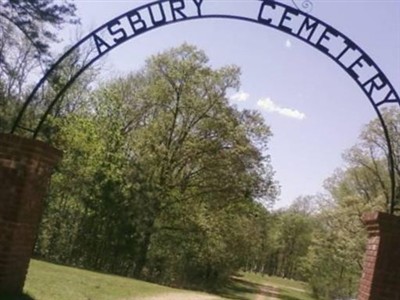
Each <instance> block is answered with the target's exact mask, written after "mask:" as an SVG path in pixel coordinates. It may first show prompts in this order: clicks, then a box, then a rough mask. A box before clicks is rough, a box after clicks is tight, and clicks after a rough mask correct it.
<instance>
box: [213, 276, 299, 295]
mask: <svg viewBox="0 0 400 300" xmlns="http://www.w3.org/2000/svg"><path fill="white" fill-rule="evenodd" d="M214 293H215V294H217V295H218V296H220V297H224V298H227V299H232V300H249V299H254V295H257V294H259V295H263V296H264V297H273V298H277V299H282V300H301V298H298V297H295V296H292V295H288V294H287V293H286V292H285V291H283V290H282V289H279V288H276V287H272V286H268V284H266V285H264V284H258V283H254V282H251V281H247V280H244V279H241V278H232V279H231V280H230V281H229V282H228V283H227V284H226V285H224V286H223V287H221V288H219V289H218V290H217V291H214Z"/></svg>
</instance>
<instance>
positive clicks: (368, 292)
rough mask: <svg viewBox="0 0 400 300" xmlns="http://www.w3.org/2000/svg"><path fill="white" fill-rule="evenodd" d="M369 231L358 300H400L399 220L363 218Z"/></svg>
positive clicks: (378, 216) (374, 215)
mask: <svg viewBox="0 0 400 300" xmlns="http://www.w3.org/2000/svg"><path fill="white" fill-rule="evenodd" d="M363 222H364V224H365V226H366V228H367V231H368V242H367V249H366V253H365V255H364V265H363V274H362V277H361V281H360V286H359V291H358V300H400V217H396V216H392V215H389V214H385V213H378V212H375V213H368V214H365V215H364V216H363Z"/></svg>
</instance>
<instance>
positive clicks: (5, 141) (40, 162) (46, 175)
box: [0, 134, 61, 296]
mask: <svg viewBox="0 0 400 300" xmlns="http://www.w3.org/2000/svg"><path fill="white" fill-rule="evenodd" d="M60 158H61V152H60V151H58V150H56V149H54V148H52V147H50V146H49V145H47V144H45V143H43V142H40V141H35V140H30V139H25V138H21V137H18V136H14V135H7V134H0V296H1V295H2V294H19V293H21V292H22V289H23V285H24V281H25V277H26V272H27V269H28V265H29V259H30V256H31V254H32V250H33V247H34V244H35V240H36V235H37V227H38V223H39V221H40V217H41V214H42V206H43V197H44V195H45V193H46V188H47V186H48V182H49V179H50V176H51V173H52V169H53V167H54V165H55V164H56V163H57V162H58V161H59V160H60Z"/></svg>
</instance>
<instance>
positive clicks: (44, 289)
mask: <svg viewBox="0 0 400 300" xmlns="http://www.w3.org/2000/svg"><path fill="white" fill-rule="evenodd" d="M266 286H273V287H275V288H277V289H276V290H277V291H279V293H280V295H279V296H278V298H279V299H282V300H313V299H314V298H312V297H311V296H310V295H309V294H308V293H307V292H305V290H307V286H306V284H304V283H301V282H296V281H292V280H285V279H281V278H276V277H268V276H265V277H262V276H259V275H255V274H242V275H240V276H239V277H237V278H234V279H233V280H232V281H231V283H230V284H229V285H227V286H226V287H225V288H223V289H221V290H220V292H219V293H218V294H219V296H221V297H223V298H219V297H218V296H215V298H214V297H212V299H215V300H217V299H237V300H254V299H257V294H258V293H259V292H260V290H263V289H265V288H266ZM24 292H25V293H26V294H27V295H28V296H30V297H27V298H26V299H34V300H70V299H74V300H81V299H82V300H83V299H85V300H89V299H92V300H106V299H107V300H124V299H129V300H136V299H138V300H139V299H144V298H146V297H150V296H157V295H159V296H161V295H163V296H166V295H167V294H170V295H171V296H172V294H184V295H187V298H188V299H189V298H190V299H195V298H196V297H195V296H196V295H198V296H206V295H207V294H204V293H196V292H191V291H187V290H178V289H173V288H168V287H164V286H161V285H156V284H151V283H147V282H143V281H139V280H134V279H130V278H124V277H119V276H113V275H107V274H102V273H95V272H90V271H86V270H81V269H76V268H70V267H65V266H59V265H55V264H50V263H45V262H41V261H37V260H31V264H30V268H29V272H28V276H27V280H26V283H25V289H24ZM264 295H266V296H268V294H264ZM192 297H193V298H192ZM163 298H164V297H160V298H159V299H163ZM265 298H266V299H268V297H264V299H265ZM184 299H186V297H184Z"/></svg>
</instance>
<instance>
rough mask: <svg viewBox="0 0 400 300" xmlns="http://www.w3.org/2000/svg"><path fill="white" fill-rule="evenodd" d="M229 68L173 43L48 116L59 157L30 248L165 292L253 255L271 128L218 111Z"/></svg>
mask: <svg viewBox="0 0 400 300" xmlns="http://www.w3.org/2000/svg"><path fill="white" fill-rule="evenodd" d="M239 73H240V72H239V69H238V68H237V67H235V66H228V67H224V68H220V69H216V70H215V69H212V68H211V67H210V66H209V65H208V59H207V57H206V55H205V54H204V52H203V51H200V50H198V49H197V48H196V47H193V46H190V45H187V44H184V45H182V46H180V47H178V48H173V49H171V50H168V51H165V52H163V53H161V54H158V55H155V56H153V57H151V58H150V59H148V60H147V62H146V65H145V67H144V68H143V69H141V70H140V71H138V72H136V73H134V74H130V75H128V76H126V77H121V78H117V79H113V80H111V81H110V82H108V83H106V84H104V85H102V86H100V87H99V88H98V89H97V90H96V91H95V92H93V93H92V94H91V95H90V101H83V103H84V105H83V106H82V107H80V108H79V109H78V110H76V111H74V112H73V113H71V114H69V115H66V116H65V117H63V118H58V119H56V120H55V121H54V122H59V123H58V124H56V127H57V128H59V129H58V130H57V131H56V133H55V137H54V138H53V142H54V143H55V145H56V146H57V147H58V148H63V149H65V156H64V161H63V163H62V165H61V166H60V170H59V173H58V174H56V176H55V182H54V184H53V187H52V192H51V195H50V198H49V201H48V206H47V210H46V215H45V217H44V222H43V225H42V230H41V235H40V242H39V243H38V247H37V250H36V251H37V253H38V254H40V255H44V256H46V257H50V258H52V259H54V260H56V261H60V262H61V261H62V262H64V263H69V264H75V265H79V266H83V267H88V268H92V269H97V270H102V271H106V272H113V273H118V274H123V275H129V276H137V277H139V276H140V277H142V278H147V279H151V280H153V281H158V282H163V283H169V284H171V283H174V284H175V285H176V284H179V285H184V284H188V283H196V284H206V285H208V284H211V283H213V284H215V283H218V282H220V281H222V280H225V279H227V278H228V277H229V275H230V274H232V272H234V271H235V270H238V269H239V268H240V267H241V266H244V265H245V264H246V262H247V261H249V259H248V258H249V253H251V256H252V258H254V259H255V258H256V257H259V256H260V252H261V249H262V247H264V249H265V247H266V245H265V243H263V241H262V239H263V238H264V237H265V236H266V235H267V230H266V227H267V220H268V213H267V212H266V210H265V208H264V206H263V205H267V204H268V203H271V202H273V201H274V199H275V197H276V193H277V188H276V183H275V181H274V179H273V170H272V167H271V165H270V161H269V156H268V155H267V154H265V153H266V152H263V151H262V150H265V149H267V144H268V141H269V138H270V136H271V132H270V129H269V127H268V126H266V125H265V123H264V120H263V118H262V117H261V115H260V114H259V113H257V112H254V111H249V110H243V111H239V110H238V109H237V108H235V107H233V106H230V105H229V103H228V99H227V96H226V94H227V91H228V89H232V88H233V89H235V88H237V87H238V84H239ZM260 203H263V205H262V204H260ZM252 211H255V212H256V213H252ZM54 228H59V230H60V231H61V232H62V234H58V235H57V234H56V233H55V232H54V231H53V229H54ZM67 228H69V231H68V230H67Z"/></svg>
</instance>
